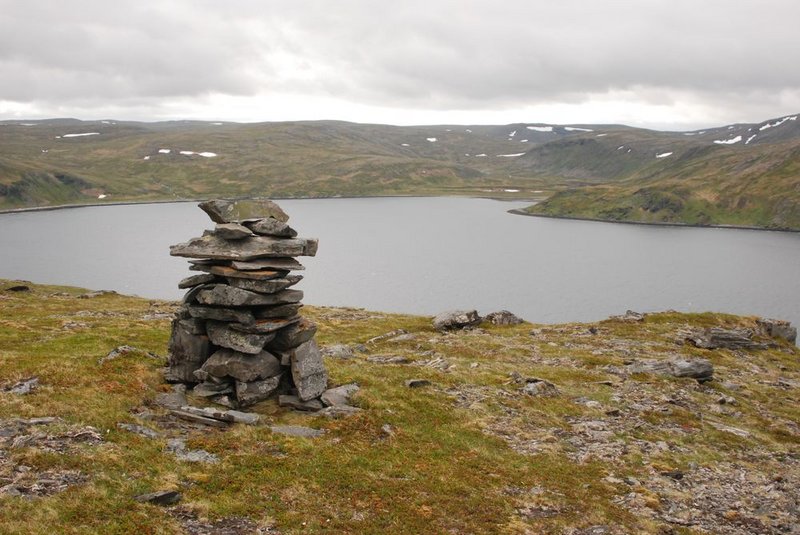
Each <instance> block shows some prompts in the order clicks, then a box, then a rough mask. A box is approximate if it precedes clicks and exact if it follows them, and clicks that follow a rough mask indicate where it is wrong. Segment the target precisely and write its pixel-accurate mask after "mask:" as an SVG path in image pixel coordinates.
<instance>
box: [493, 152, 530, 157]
mask: <svg viewBox="0 0 800 535" xmlns="http://www.w3.org/2000/svg"><path fill="white" fill-rule="evenodd" d="M523 154H525V153H524V152H518V153H516V154H498V155H497V157H498V158H516V157H517V156H522V155H523Z"/></svg>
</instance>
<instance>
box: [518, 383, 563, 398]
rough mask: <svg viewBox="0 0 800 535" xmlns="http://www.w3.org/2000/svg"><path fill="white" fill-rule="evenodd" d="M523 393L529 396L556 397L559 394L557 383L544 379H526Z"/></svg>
mask: <svg viewBox="0 0 800 535" xmlns="http://www.w3.org/2000/svg"><path fill="white" fill-rule="evenodd" d="M522 393H523V394H527V395H529V396H541V397H548V398H549V397H555V396H557V395H558V394H559V392H558V388H557V387H556V385H554V384H553V383H551V382H550V381H545V380H544V379H534V378H532V379H526V380H525V386H523V387H522Z"/></svg>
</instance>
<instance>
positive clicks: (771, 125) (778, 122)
mask: <svg viewBox="0 0 800 535" xmlns="http://www.w3.org/2000/svg"><path fill="white" fill-rule="evenodd" d="M796 120H797V115H792V116H790V117H784V118H783V119H778V120H777V121H775V122H774V123H767V124H765V125H764V126H762V127H760V128H759V130H766V129H767V128H772V127H773V126H780V125H782V124H783V123H785V122H786V121H796Z"/></svg>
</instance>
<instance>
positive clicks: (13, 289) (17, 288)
mask: <svg viewBox="0 0 800 535" xmlns="http://www.w3.org/2000/svg"><path fill="white" fill-rule="evenodd" d="M3 291H4V292H30V291H31V287H30V286H27V285H25V284H16V285H14V286H8V287H6V288H3Z"/></svg>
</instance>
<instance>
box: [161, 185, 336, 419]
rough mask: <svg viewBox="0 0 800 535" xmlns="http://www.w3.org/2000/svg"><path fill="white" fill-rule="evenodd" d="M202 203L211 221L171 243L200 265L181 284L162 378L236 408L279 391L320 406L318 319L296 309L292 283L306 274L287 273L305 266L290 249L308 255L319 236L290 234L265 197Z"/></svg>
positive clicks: (287, 398) (289, 399) (323, 379)
mask: <svg viewBox="0 0 800 535" xmlns="http://www.w3.org/2000/svg"><path fill="white" fill-rule="evenodd" d="M199 206H200V208H202V209H203V210H204V211H205V212H206V213H207V214H208V215H209V216H210V217H211V220H212V221H214V223H216V226H215V228H214V229H213V230H207V231H206V232H205V233H204V234H203V236H202V237H200V238H193V239H191V240H190V241H188V242H187V243H181V244H178V245H173V246H171V247H170V254H171V255H172V256H182V257H188V258H192V260H190V261H189V263H190V264H191V266H190V268H189V269H190V270H193V271H198V272H200V273H198V274H196V275H192V276H190V277H187V278H185V279H183V280H182V281H181V282H180V284H179V288H182V289H188V292H187V293H186V295H185V297H184V298H183V305H182V307H181V309H180V310H179V312H178V314H177V316H176V319H175V320H174V321H173V323H172V337H171V339H170V343H169V358H168V367H167V370H166V378H167V380H168V381H171V382H180V383H187V384H191V385H194V388H193V392H194V394H195V395H198V396H202V397H206V398H209V399H210V400H211V401H213V402H215V403H218V404H220V405H224V406H228V407H233V408H239V407H246V406H249V405H253V404H254V403H257V402H259V401H262V400H265V399H267V398H268V397H270V396H272V395H277V394H283V395H281V398H282V401H284V402H285V404H296V405H298V406H303V405H310V406H314V407H315V406H317V405H318V406H319V407H320V408H321V407H322V405H321V403H320V402H319V401H318V400H317V398H318V397H319V396H320V395H321V394H322V393H323V392H324V391H325V389H326V386H327V382H328V373H327V371H326V370H325V365H324V364H323V361H322V356H321V355H320V352H319V348H318V347H317V344H316V342H315V341H314V334H315V333H316V330H317V327H316V325H315V324H314V323H313V322H311V321H309V320H307V319H305V318H302V317H301V316H300V314H299V311H300V308H301V307H302V306H303V305H302V304H301V302H300V301H301V300H302V298H303V292H302V291H300V290H296V289H291V287H292V286H294V285H295V284H297V283H298V282H299V281H300V280H301V279H302V278H303V277H302V276H301V275H298V274H296V273H294V272H297V271H300V270H303V269H305V268H304V267H303V265H302V264H300V263H299V262H298V261H297V260H296V258H295V257H297V256H314V255H315V254H316V252H317V240H314V239H303V238H297V232H296V231H295V230H294V229H292V228H291V227H290V226H289V225H288V224H287V221H288V219H289V216H288V215H286V213H285V212H284V211H283V210H281V208H280V207H279V206H278V205H277V204H275V203H274V202H272V201H268V200H243V201H222V200H213V201H207V202H203V203H200V205H199ZM282 404H284V403H282Z"/></svg>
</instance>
